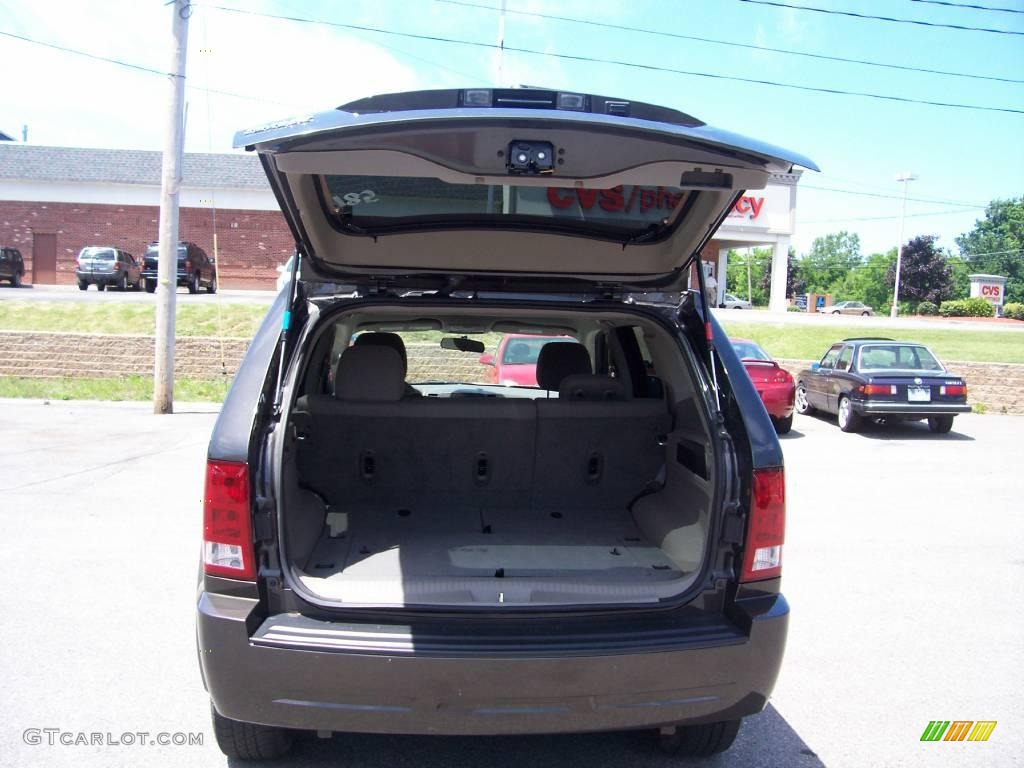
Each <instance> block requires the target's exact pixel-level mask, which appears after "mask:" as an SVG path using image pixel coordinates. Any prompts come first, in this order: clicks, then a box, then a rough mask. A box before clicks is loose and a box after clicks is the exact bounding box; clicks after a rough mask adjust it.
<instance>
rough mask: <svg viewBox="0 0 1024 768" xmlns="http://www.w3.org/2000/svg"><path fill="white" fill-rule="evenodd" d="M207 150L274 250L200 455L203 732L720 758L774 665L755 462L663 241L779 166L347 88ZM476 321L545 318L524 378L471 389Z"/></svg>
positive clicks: (768, 428)
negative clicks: (265, 229) (306, 112)
mask: <svg viewBox="0 0 1024 768" xmlns="http://www.w3.org/2000/svg"><path fill="white" fill-rule="evenodd" d="M236 144H237V145H240V146H245V147H246V148H248V149H249V150H255V151H257V152H258V153H259V154H260V158H261V160H262V162H263V165H264V168H265V169H266V171H267V175H268V178H269V180H270V184H271V186H272V187H273V189H274V192H275V194H276V196H277V199H278V200H279V201H280V202H281V205H282V208H283V211H284V213H285V217H286V219H287V221H288V222H289V225H290V227H291V230H292V232H293V234H294V236H295V240H296V245H297V249H298V250H297V254H296V259H295V265H296V266H295V269H296V270H297V279H295V280H292V281H290V283H289V288H288V290H285V291H282V292H281V293H280V294H279V295H278V298H277V300H276V302H275V303H274V305H273V307H272V309H271V310H270V312H269V314H268V316H267V318H266V319H265V321H264V323H263V325H262V327H261V328H260V330H259V331H258V333H257V334H256V337H255V338H254V339H253V343H252V344H251V346H250V347H249V350H248V352H247V354H246V357H245V359H244V361H243V363H242V365H241V368H240V370H239V371H238V374H237V376H236V377H235V380H234V384H233V386H232V388H231V391H230V393H229V394H228V397H227V399H226V401H225V403H224V406H223V409H222V410H221V413H220V417H219V419H218V421H217V424H216V427H215V428H214V433H213V436H212V439H211V442H210V447H209V453H208V459H207V465H206V490H205V493H204V528H203V530H204V533H203V539H204V540H203V545H202V552H203V555H202V575H201V581H200V585H199V590H198V604H197V629H198V647H199V650H200V651H201V652H200V653H199V660H200V666H201V669H202V676H203V682H204V684H205V686H206V688H207V689H208V691H209V693H210V697H211V700H212V704H213V720H214V727H215V732H216V736H217V741H218V743H219V745H220V747H221V749H222V750H223V751H224V752H225V753H226V754H228V755H229V756H235V757H240V758H249V759H255V758H269V757H274V756H276V755H279V754H281V753H283V752H284V751H285V750H287V749H288V746H289V744H290V741H291V737H292V734H293V733H294V732H295V731H319V732H321V733H325V732H328V733H329V732H336V733H352V732H366V733H388V734H480V735H486V734H536V733H563V732H583V731H607V730H623V729H649V730H650V731H651V732H652V734H655V735H657V736H658V737H659V739H660V743H661V746H662V747H663V748H664V749H666V750H669V751H674V752H680V751H681V752H684V753H687V754H695V755H706V754H712V753H714V752H719V751H721V750H724V749H726V748H728V746H729V745H730V744H731V743H732V741H733V739H734V737H735V735H736V733H737V731H738V729H739V727H740V722H741V720H742V718H744V717H746V716H748V715H754V714H756V713H758V712H760V711H761V710H762V709H764V707H765V705H766V703H767V701H768V697H769V696H770V694H771V692H772V688H773V686H774V684H775V679H776V676H777V675H778V672H779V667H780V665H781V663H782V655H783V648H784V646H785V639H786V626H787V620H788V614H789V607H788V605H787V603H786V600H785V599H784V598H783V596H782V594H781V592H780V578H781V570H782V547H783V537H784V536H783V534H784V522H785V481H784V472H783V462H782V452H781V450H780V447H779V443H778V441H777V438H776V436H775V431H774V430H773V429H772V424H771V421H770V419H769V417H768V414H767V413H766V412H765V409H764V406H763V405H762V404H761V401H760V398H759V397H758V394H757V391H756V390H755V389H754V386H753V385H752V384H751V381H750V377H749V376H747V374H746V371H745V370H744V367H743V365H742V363H741V362H740V360H739V359H738V358H737V356H736V354H735V352H734V351H733V349H732V346H731V345H730V343H729V340H728V338H727V337H726V336H725V334H724V333H723V331H722V329H721V328H720V327H719V325H718V324H717V323H716V321H715V320H714V318H713V316H712V313H711V312H709V311H707V310H706V308H705V307H704V305H703V302H702V301H701V298H700V297H701V296H702V295H704V293H703V285H702V281H703V273H702V270H701V269H699V268H698V267H697V265H698V264H699V261H698V257H697V254H699V253H700V251H701V249H702V248H703V247H704V245H705V244H706V243H707V242H708V241H709V239H710V238H711V236H712V234H713V233H714V231H715V229H716V227H717V225H718V224H719V223H720V222H721V221H722V220H723V219H724V217H725V216H726V215H727V214H728V212H729V211H730V210H731V209H732V207H733V205H734V204H735V203H736V201H737V200H738V199H739V197H740V196H741V195H742V194H743V193H744V191H745V190H747V189H761V188H763V187H764V186H765V185H766V184H767V182H768V179H769V177H770V175H771V174H772V173H777V172H788V171H790V170H791V169H792V168H793V166H794V165H801V166H803V167H807V168H812V169H813V168H814V165H813V163H811V161H809V160H807V159H805V158H803V157H801V156H799V155H795V154H793V153H790V152H787V151H785V150H782V149H778V148H775V147H771V146H768V145H764V144H760V143H758V142H756V141H752V140H748V139H744V138H742V137H739V136H736V135H735V134H731V133H724V132H720V131H717V130H715V129H712V128H710V127H707V126H706V125H704V124H703V123H701V122H700V121H699V120H697V119H695V118H693V117H690V116H689V115H685V114H682V113H680V112H677V111H675V110H671V109H666V108H662V107H656V106H652V105H648V104H643V103H638V102H629V101H625V100H620V99H606V98H604V97H599V96H590V95H585V94H576V93H558V92H550V91H540V90H534V89H519V90H512V91H505V90H462V91H460V90H448V91H427V92H418V93H410V94H392V95H385V96H378V97H373V98H369V99H364V100H361V101H357V102H354V103H351V104H348V105H345V106H343V107H341V108H339V109H337V110H333V111H331V112H327V113H324V114H320V115H317V116H315V117H312V118H310V119H308V120H304V121H301V122H297V123H280V124H273V125H271V126H268V127H266V128H262V129H257V130H253V131H247V132H244V133H241V134H239V135H238V136H237V137H236ZM691 281H692V285H691ZM495 334H498V335H500V334H528V335H537V336H549V337H558V338H557V339H556V340H554V341H551V342H550V343H548V344H546V345H545V346H544V347H543V350H542V351H541V353H540V355H539V356H538V359H537V376H536V379H537V384H536V386H522V385H516V384H515V383H508V382H503V383H493V382H490V381H489V378H490V377H489V375H488V374H490V373H491V372H490V369H489V367H488V366H485V365H482V364H480V362H479V357H480V353H481V352H482V351H483V350H484V345H485V342H486V341H493V339H494V338H495V336H494V335H495Z"/></svg>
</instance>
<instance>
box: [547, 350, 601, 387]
mask: <svg viewBox="0 0 1024 768" xmlns="http://www.w3.org/2000/svg"><path fill="white" fill-rule="evenodd" d="M593 372H594V370H593V368H592V367H591V363H590V353H589V352H587V348H586V347H584V346H583V345H582V344H580V343H579V342H577V341H550V342H548V343H547V344H545V345H544V346H543V347H541V350H540V354H539V355H538V356H537V386H539V387H540V388H541V389H546V390H548V391H549V392H557V391H558V390H559V388H560V387H561V386H562V381H563V380H564V379H565V378H566V377H567V376H577V375H580V374H590V373H593Z"/></svg>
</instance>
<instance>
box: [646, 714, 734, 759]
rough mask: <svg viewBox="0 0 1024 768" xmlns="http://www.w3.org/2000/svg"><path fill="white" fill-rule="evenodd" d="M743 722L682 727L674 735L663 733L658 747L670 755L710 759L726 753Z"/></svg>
mask: <svg viewBox="0 0 1024 768" xmlns="http://www.w3.org/2000/svg"><path fill="white" fill-rule="evenodd" d="M742 722H743V721H742V720H723V721H722V722H720V723H702V724H701V725H681V726H679V727H678V728H676V729H675V732H673V733H668V734H665V733H662V734H660V735H659V737H658V747H659V749H661V751H662V752H664V753H665V754H668V755H680V756H682V757H708V756H710V755H717V754H718V753H719V752H725V750H727V749H728V748H729V747H731V746H732V743H733V742H734V741H735V740H736V734H737V733H739V732H740V724H741V723H742Z"/></svg>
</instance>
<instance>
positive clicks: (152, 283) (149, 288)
mask: <svg viewBox="0 0 1024 768" xmlns="http://www.w3.org/2000/svg"><path fill="white" fill-rule="evenodd" d="M146 293H156V280H150V279H147V280H146Z"/></svg>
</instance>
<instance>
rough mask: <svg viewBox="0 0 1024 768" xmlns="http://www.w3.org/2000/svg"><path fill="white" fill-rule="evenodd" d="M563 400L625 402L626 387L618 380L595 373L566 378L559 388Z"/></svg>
mask: <svg viewBox="0 0 1024 768" xmlns="http://www.w3.org/2000/svg"><path fill="white" fill-rule="evenodd" d="M558 397H559V399H562V400H625V399H627V398H626V387H625V385H624V384H623V383H622V382H621V381H619V380H618V379H613V378H612V377H611V376H603V375H601V374H594V373H577V374H575V375H573V376H566V377H565V378H564V379H562V384H561V385H560V386H559V387H558Z"/></svg>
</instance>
